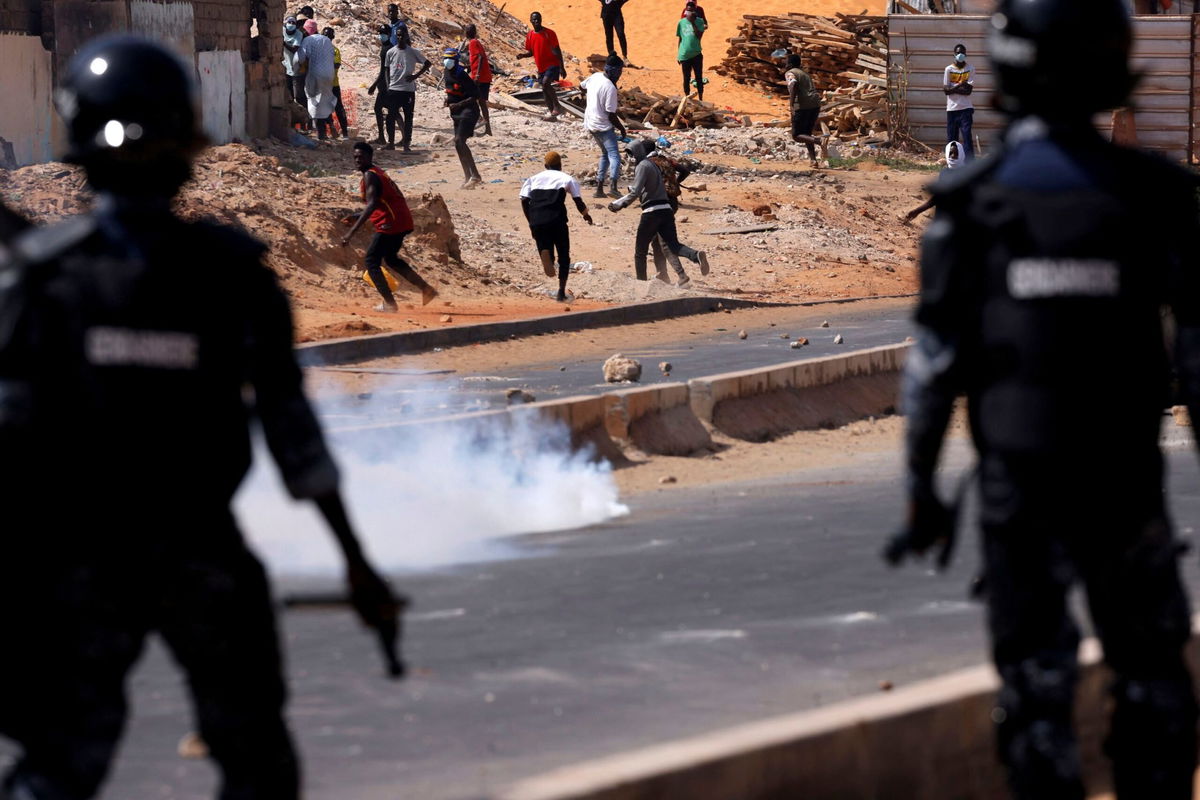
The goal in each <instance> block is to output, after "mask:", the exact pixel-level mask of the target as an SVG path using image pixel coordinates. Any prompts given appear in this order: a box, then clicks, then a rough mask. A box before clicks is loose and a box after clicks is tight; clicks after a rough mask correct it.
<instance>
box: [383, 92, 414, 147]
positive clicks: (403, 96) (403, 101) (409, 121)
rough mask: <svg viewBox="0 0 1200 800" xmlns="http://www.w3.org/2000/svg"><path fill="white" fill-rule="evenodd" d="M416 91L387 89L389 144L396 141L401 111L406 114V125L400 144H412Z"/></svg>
mask: <svg viewBox="0 0 1200 800" xmlns="http://www.w3.org/2000/svg"><path fill="white" fill-rule="evenodd" d="M416 103H417V93H416V92H398V91H396V90H394V89H388V90H387V98H386V99H385V100H384V102H383V107H384V110H386V111H387V139H388V143H389V144H395V143H396V121H397V118H398V117H399V116H400V114H401V112H403V114H404V127H403V129H402V132H401V138H400V144H401V146H403V147H408V146H409V145H410V144H412V129H413V110H414V109H415V108H416Z"/></svg>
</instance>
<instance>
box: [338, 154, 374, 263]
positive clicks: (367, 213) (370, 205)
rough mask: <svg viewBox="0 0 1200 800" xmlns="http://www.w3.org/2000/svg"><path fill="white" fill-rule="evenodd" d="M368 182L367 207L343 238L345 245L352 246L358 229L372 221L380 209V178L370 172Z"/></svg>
mask: <svg viewBox="0 0 1200 800" xmlns="http://www.w3.org/2000/svg"><path fill="white" fill-rule="evenodd" d="M366 182H367V192H366V194H367V205H366V207H365V208H364V209H363V210H362V213H361V214H359V215H358V219H356V220H354V224H353V225H352V226H350V232H349V233H347V234H346V235H345V236H343V237H342V244H343V245H347V244H350V240H351V239H353V238H354V234H356V233H358V229H359V228H361V227H362V224H363V223H364V222H365V221H367V220H368V219H370V218H371V215H372V214H374V213H375V209H377V208H378V207H379V190H380V186H379V176H378V175H376V174H374V173H373V172H368V173H367V174H366Z"/></svg>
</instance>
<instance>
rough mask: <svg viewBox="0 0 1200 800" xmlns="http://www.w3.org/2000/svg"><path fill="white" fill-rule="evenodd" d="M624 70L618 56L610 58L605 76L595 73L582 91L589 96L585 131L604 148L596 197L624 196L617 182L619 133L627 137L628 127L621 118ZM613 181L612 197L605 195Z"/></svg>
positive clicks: (582, 84)
mask: <svg viewBox="0 0 1200 800" xmlns="http://www.w3.org/2000/svg"><path fill="white" fill-rule="evenodd" d="M623 67H624V64H623V62H622V61H621V59H620V57H619V56H617V55H616V54H615V53H613V54H611V55H609V57H608V61H606V62H605V64H604V71H603V72H594V73H592V75H591V76H590V77H588V79H587V80H585V81H584V82H583V83H581V84H579V88H580V89H582V90H583V91H584V94H585V95H586V96H587V110H586V111H585V112H584V114H583V127H584V129H586V130H587V132H588V133H590V134H591V135H592V136H593V137H594V138H595V140H596V144H598V145H600V164H599V166H597V167H596V197H613V198H617V197H620V196H621V193H620V191H618V189H617V179H618V178H619V177H620V176H621V148H620V147H619V146H618V144H617V131H620V132H621V136H622V137H624V136H625V135H626V133H625V124H624V123H622V122H621V118H620V117H618V116H617V81H618V80H620V78H621V72H622V69H623ZM606 177H607V179H608V180H611V181H612V194H611V195H606V194H605V193H604V182H605V179H606Z"/></svg>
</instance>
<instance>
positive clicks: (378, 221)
mask: <svg viewBox="0 0 1200 800" xmlns="http://www.w3.org/2000/svg"><path fill="white" fill-rule="evenodd" d="M374 155H375V149H374V148H373V147H371V145H369V144H367V143H366V142H358V143H356V144H355V145H354V168H355V169H357V170H358V171H359V172H361V173H362V174H363V176H362V183H361V184H359V188H360V190H361V191H362V198H363V200H364V201H366V204H367V207H366V208H364V209H363V212H362V213H361V214H359V215H358V219H354V218H353V217H346V218H345V219H343V220H342V222H344V223H345V224H347V225H350V226H351V227H350V232H349V233H347V234H346V235H345V236H343V237H342V247H345V246H346V245H348V244H350V239H351V238H353V236H354V234H355V233H357V232H358V229H359V228H360V227H362V224H363V222H365V221H366V220H368V219H370V220H371V224H372V225H374V226H375V236H374V237H373V238H372V239H371V245H370V247H368V248H367V257H366V264H367V275H368V276H370V278H371V283H373V284H375V288H376V289H377V290H378V291H379V294H380V296H381V297H383V302H382V303H380V304H379V305H377V306H375V310H376V311H383V312H386V313H393V312H395V311H396V298H395V297H393V296H392V290H391V288H390V287H389V286H388V283H387V279H386V278H385V277H384V275H383V268H382V266H381V264H382V263H383V262H385V261H386V262H387V265H388V267H389V268H390V269H391V270H392V272H395V273H396V274H397V275H399V276H400V277H402V278H404V279H405V280H406V281H408V282H409V283H411V284H412V285H413V286H416V287H417V288H418V289H420V290H421V305H428V304H429V301H430V300H432V299H433V298H435V297H437V290H436V289H434V288H433V287H432V286H430V285H429V284H428V283H426V282H425V279H424V278H422V277H421V276H420V275H418V274H417V271H416V270H414V269H413V268H412V267H411V266H409V264H408V262H407V261H405V260H404V259H403V258H401V257H400V255H399V252H400V246H401V245H403V244H404V237H405V236H408V234H410V233H412V229H413V218H412V212H411V211H409V210H408V203H407V202H405V200H404V195H403V194H402V193H401V192H400V189H399V187H397V186H396V184H395V183H394V182H393V181H392V179H391V178H389V177H388V174H387V173H386V172H384V171H383V170H382V169H380V168H379V167H377V166H375V164H374V163H373V162H372V158H373V157H374Z"/></svg>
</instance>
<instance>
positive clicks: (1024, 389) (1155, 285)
mask: <svg viewBox="0 0 1200 800" xmlns="http://www.w3.org/2000/svg"><path fill="white" fill-rule="evenodd" d="M990 36H991V38H990V41H989V50H990V57H991V62H992V65H993V68H994V70H995V76H996V79H997V93H998V95H997V101H998V105H999V107H1000V108H1001V109H1002V110H1004V111H1005V112H1007V113H1008V115H1009V116H1010V118H1011V121H1010V125H1009V127H1008V129H1007V131H1006V133H1005V135H1004V140H1003V145H1002V148H1001V149H1000V150H999V151H998V152H997V153H996V154H995V155H993V156H992V158H991V159H989V160H988V161H986V162H980V161H976V162H974V163H973V164H972V165H968V166H966V167H964V168H962V169H958V170H954V171H953V172H948V173H946V174H945V175H944V176H943V177H942V178H940V179H939V180H938V182H937V183H936V184H935V185H934V187H933V194H934V199H935V206H936V208H937V216H936V218H935V219H934V220H933V222H932V223H931V224H930V226H929V229H928V232H927V233H926V236H925V241H924V245H923V252H922V259H921V294H920V300H919V303H918V307H917V315H916V318H917V324H918V330H919V333H918V337H917V342H916V344H915V345H914V346H913V349H912V351H911V353H910V354H909V356H908V363H907V366H906V369H905V375H904V389H903V398H904V407H905V411H906V414H907V416H908V430H907V434H906V441H907V488H908V493H909V498H910V500H909V514H908V525H907V528H906V530H905V531H903V532H902V533H901V534H899V535H898V536H897V537H895V538H893V540H892V542H891V543H890V545H889V547H888V549H887V551H886V555H887V556H888V557H889V559H890V560H892V561H897V560H899V559H900V558H902V557H903V556H904V555H905V554H906V553H908V552H922V551H924V550H926V549H930V548H934V549H938V550H940V551H941V552H942V553H943V554H944V553H946V552H947V551H945V550H944V548H945V547H946V546H947V545H949V544H950V543H951V542H952V541H953V533H954V514H953V511H952V510H951V509H948V508H947V507H946V506H944V505H943V504H942V502H941V500H940V499H939V497H938V493H937V491H936V489H935V485H934V483H935V481H934V470H935V467H936V464H937V459H938V451H939V449H940V446H941V442H942V439H943V437H944V435H945V431H946V427H947V424H948V421H949V419H950V416H951V413H952V409H953V407H954V404H955V400H956V397H957V396H958V395H959V394H960V393H965V394H966V396H967V402H968V409H969V413H970V423H971V432H972V437H973V439H974V442H975V446H976V448H977V449H978V451H979V467H978V472H979V492H980V514H981V518H982V519H981V521H982V527H983V548H982V549H983V557H984V577H983V584H982V585H983V587H984V593H985V596H986V602H987V618H988V626H989V628H990V632H991V645H992V657H993V659H994V661H995V664H996V669H997V671H998V673H999V676H1000V680H1001V683H1002V686H1001V689H1000V693H999V696H998V699H997V706H996V708H995V709H994V710H992V712H991V718H992V720H993V721H994V722H995V724H996V736H997V744H998V747H999V754H1000V757H1001V760H1002V761H1003V762H1004V764H1005V766H1006V767H1007V769H1008V774H1009V779H1010V785H1011V788H1012V791H1013V794H1014V796H1015V797H1017V798H1020V800H1033V799H1034V798H1038V799H1039V800H1040V799H1041V798H1054V799H1055V800H1082V798H1083V797H1084V787H1083V784H1082V781H1081V778H1080V763H1079V752H1078V746H1077V744H1076V740H1075V735H1074V733H1073V731H1072V725H1071V722H1072V703H1073V700H1074V693H1075V687H1076V682H1077V678H1078V674H1079V669H1078V664H1077V652H1078V647H1079V638H1080V634H1079V628H1078V627H1077V625H1076V623H1075V621H1074V620H1073V618H1072V617H1073V615H1072V614H1071V613H1070V608H1069V606H1070V605H1072V604H1069V603H1068V596H1069V594H1070V591H1071V589H1072V588H1073V587H1074V586H1075V585H1076V584H1081V585H1082V587H1083V589H1084V590H1085V591H1086V597H1087V602H1088V609H1089V611H1090V614H1091V617H1092V622H1093V627H1094V629H1095V631H1096V634H1097V635H1098V636H1099V638H1100V642H1101V644H1102V646H1103V649H1104V657H1105V660H1106V661H1107V663H1108V666H1109V667H1111V669H1112V672H1113V676H1114V680H1113V682H1112V684H1111V691H1112V695H1113V704H1112V710H1113V712H1112V714H1113V715H1112V724H1111V728H1110V731H1109V734H1108V741H1107V743H1106V746H1105V752H1106V753H1107V755H1108V756H1109V757H1110V758H1111V759H1112V766H1113V773H1112V775H1113V781H1114V784H1115V788H1116V794H1117V797H1118V798H1121V799H1122V800H1126V799H1127V798H1154V799H1155V800H1184V798H1191V797H1192V780H1193V775H1194V773H1195V771H1196V745H1197V742H1196V721H1197V706H1196V699H1195V697H1194V694H1193V688H1192V679H1191V676H1190V675H1189V671H1188V667H1187V664H1186V663H1185V661H1184V650H1185V646H1186V644H1187V642H1188V639H1189V637H1190V636H1191V614H1190V609H1189V601H1188V598H1187V595H1186V593H1185V591H1184V588H1183V585H1182V584H1181V582H1180V576H1179V565H1178V559H1179V557H1180V555H1181V554H1182V553H1183V552H1184V549H1185V548H1184V547H1183V546H1182V545H1181V544H1180V542H1179V540H1178V539H1176V537H1175V535H1174V532H1173V530H1172V526H1171V524H1170V521H1169V519H1168V516H1167V513H1166V509H1165V507H1164V498H1163V482H1162V479H1163V463H1162V454H1161V453H1160V452H1159V447H1158V437H1159V427H1160V425H1161V422H1162V417H1163V407H1164V404H1165V403H1167V402H1168V397H1169V384H1170V368H1169V360H1168V355H1167V351H1166V347H1165V345H1164V336H1163V325H1162V319H1161V315H1160V309H1161V308H1163V307H1164V306H1170V307H1171V308H1172V310H1173V311H1174V316H1175V321H1176V326H1177V334H1176V341H1175V345H1174V361H1175V367H1176V369H1177V370H1178V376H1179V380H1180V384H1181V387H1182V389H1183V393H1184V395H1185V397H1186V400H1187V403H1188V408H1189V409H1190V411H1191V413H1192V419H1193V420H1196V419H1200V269H1198V267H1200V223H1198V219H1197V203H1196V188H1197V180H1196V176H1195V175H1194V174H1192V173H1191V172H1188V171H1186V170H1183V169H1181V168H1179V167H1177V166H1175V165H1173V164H1169V163H1167V162H1165V161H1161V160H1159V159H1158V158H1156V157H1153V156H1151V155H1148V154H1145V153H1142V152H1138V151H1135V150H1130V149H1125V148H1122V147H1119V146H1117V145H1114V144H1111V143H1109V142H1108V141H1106V140H1105V139H1104V138H1103V137H1102V136H1101V135H1100V134H1099V133H1098V132H1097V131H1096V130H1095V128H1094V127H1093V125H1092V118H1093V117H1094V115H1095V114H1096V113H1098V112H1101V111H1103V110H1106V109H1112V108H1115V107H1118V106H1122V105H1124V104H1125V103H1126V102H1127V99H1128V97H1129V93H1130V91H1131V89H1132V87H1133V85H1134V83H1135V78H1134V76H1133V74H1132V73H1131V71H1130V69H1129V51H1130V45H1131V29H1130V21H1129V17H1128V12H1127V11H1126V9H1125V4H1124V2H1123V0H1001V2H1000V3H999V5H998V7H997V10H996V15H995V16H994V17H993V18H992V23H991V34H990ZM1085 62H1086V63H1087V65H1088V73H1089V80H1088V81H1086V82H1085V83H1082V84H1080V83H1077V84H1075V85H1073V86H1072V88H1071V90H1070V91H1067V92H1064V91H1063V90H1062V88H1061V86H1060V80H1059V79H1058V76H1059V75H1060V74H1061V70H1062V65H1063V64H1064V63H1067V64H1072V63H1085ZM1147 197H1153V198H1155V202H1153V203H1147V202H1146V198H1147ZM1117 327H1119V328H1120V329H1121V332H1122V334H1121V336H1119V337H1116V338H1115V339H1114V338H1113V337H1111V336H1110V335H1109V334H1110V333H1111V332H1112V331H1113V330H1114V329H1116V328H1117ZM1100 339H1104V340H1105V346H1104V347H1100V348H1098V347H1096V342H1097V341H1098V340H1100ZM944 558H945V556H944V555H943V562H944Z"/></svg>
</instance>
